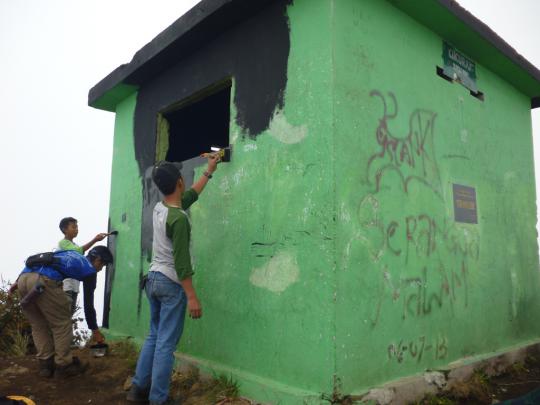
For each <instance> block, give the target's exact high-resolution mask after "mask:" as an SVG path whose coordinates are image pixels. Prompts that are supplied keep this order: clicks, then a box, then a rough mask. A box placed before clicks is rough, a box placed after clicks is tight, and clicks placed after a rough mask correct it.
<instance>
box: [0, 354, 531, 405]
mask: <svg viewBox="0 0 540 405" xmlns="http://www.w3.org/2000/svg"><path fill="white" fill-rule="evenodd" d="M74 354H75V355H77V356H78V357H80V358H81V359H83V360H86V361H89V362H90V368H89V369H88V370H87V371H86V373H85V375H84V377H80V376H79V377H73V378H70V379H66V380H58V379H55V378H39V377H38V375H37V366H38V364H37V360H35V358H34V357H33V356H32V355H28V356H24V357H12V358H3V359H0V396H2V395H22V396H26V397H29V398H31V399H33V400H34V402H35V403H36V404H37V405H73V404H98V405H101V404H107V405H126V404H129V402H127V401H126V400H125V395H126V389H127V386H128V384H129V381H130V379H129V377H130V376H131V375H132V374H133V368H134V357H133V356H132V355H131V356H126V355H125V353H122V352H115V351H114V349H113V350H111V353H109V354H108V355H107V356H105V357H101V358H94V357H92V356H91V355H90V352H89V351H88V350H87V349H82V350H76V351H74ZM535 390H538V392H537V393H536V394H531V392H534V391H535ZM171 393H172V395H173V396H174V397H175V398H182V399H183V403H184V404H185V405H212V404H220V405H225V404H235V405H240V404H243V405H256V404H255V403H254V402H252V401H250V400H248V399H245V398H241V397H238V386H237V385H236V384H235V383H234V382H233V381H230V380H227V379H224V378H223V377H222V378H217V379H213V380H209V379H205V380H203V379H200V378H199V376H198V374H197V373H196V372H191V373H189V374H188V375H182V374H180V373H175V375H174V376H173V382H172V387H171ZM525 394H529V396H528V398H527V401H528V402H526V401H520V402H517V401H512V402H505V404H526V403H527V404H537V403H538V404H540V360H539V359H536V358H534V357H528V358H527V360H526V361H525V362H524V363H518V364H514V365H512V366H511V367H509V368H508V369H507V370H506V371H505V372H504V373H503V374H501V375H500V376H498V377H491V378H489V377H487V376H486V375H485V374H483V373H482V372H481V371H478V372H475V373H474V375H473V376H472V378H471V379H470V380H469V381H467V382H465V383H463V384H461V385H459V386H457V387H456V388H455V389H454V390H453V391H452V392H449V393H446V394H445V395H444V396H428V397H426V398H424V399H423V400H422V401H419V402H417V405H419V404H428V405H454V404H455V405H458V404H459V405H462V404H467V405H475V404H482V405H483V404H494V403H499V402H503V401H505V400H511V399H515V398H518V397H521V396H523V395H525ZM334 403H336V404H337V403H343V404H351V403H357V402H351V401H350V399H349V400H345V401H343V402H342V401H339V402H337V401H336V402H334Z"/></svg>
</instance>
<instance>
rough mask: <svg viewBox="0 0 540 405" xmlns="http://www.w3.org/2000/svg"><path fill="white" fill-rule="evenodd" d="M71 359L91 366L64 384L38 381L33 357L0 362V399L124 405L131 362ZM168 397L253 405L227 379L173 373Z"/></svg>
mask: <svg viewBox="0 0 540 405" xmlns="http://www.w3.org/2000/svg"><path fill="white" fill-rule="evenodd" d="M73 354H74V355H76V356H78V357H79V358H80V359H81V360H84V361H88V362H90V367H89V368H88V370H86V372H85V374H84V376H77V377H72V378H69V379H65V380H60V379H55V378H40V377H39V376H38V374H37V369H38V362H37V360H36V359H35V358H34V356H32V355H28V356H24V357H11V358H2V359H0V396H4V395H22V396H25V397H28V398H30V399H32V400H33V401H34V402H35V403H36V405H74V404H77V405H79V404H96V405H102V404H103V405H105V404H106V405H127V404H131V403H130V402H127V401H126V400H125V396H126V390H127V389H128V387H129V381H130V377H131V376H132V375H133V369H134V365H135V362H134V358H133V357H131V358H127V359H126V358H125V356H123V355H118V354H115V353H109V354H108V355H107V356H105V357H101V358H94V357H92V356H91V354H90V352H89V350H87V349H82V350H74V353H73ZM171 394H172V395H173V397H174V398H182V399H183V402H182V403H183V404H186V405H210V404H220V405H225V404H227V405H229V404H231V405H232V404H234V405H240V404H243V405H256V404H255V403H254V402H252V401H249V400H247V399H243V398H239V397H238V395H237V394H238V387H237V386H236V385H235V384H234V383H233V382H232V381H227V380H226V379H225V380H224V379H223V378H222V379H219V378H218V379H216V380H209V379H207V380H202V379H200V378H199V376H198V375H197V374H196V373H193V372H192V373H190V374H189V375H182V374H180V373H175V374H174V375H173V379H172V385H171Z"/></svg>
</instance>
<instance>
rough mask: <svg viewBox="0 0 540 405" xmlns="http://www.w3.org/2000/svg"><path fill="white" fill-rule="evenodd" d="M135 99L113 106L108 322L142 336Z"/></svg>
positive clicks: (145, 311)
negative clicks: (112, 237)
mask: <svg viewBox="0 0 540 405" xmlns="http://www.w3.org/2000/svg"><path fill="white" fill-rule="evenodd" d="M136 102H137V93H134V94H132V95H130V96H129V97H127V98H126V99H124V100H123V101H122V102H121V103H119V104H118V105H117V107H116V120H115V126H114V145H113V166H112V172H113V176H112V182H111V199H110V201H111V202H110V209H109V218H110V227H111V229H116V230H118V236H117V237H116V246H115V274H114V280H113V282H112V296H111V310H110V313H109V316H110V318H109V324H110V326H111V330H112V331H113V332H115V333H119V334H121V335H124V336H136V337H142V336H144V335H145V334H146V332H147V328H148V319H149V315H148V301H147V300H146V299H145V298H144V297H143V298H142V299H139V289H138V284H139V272H140V268H141V265H142V264H143V263H144V264H145V266H147V265H146V262H145V261H144V260H143V259H142V258H141V210H142V199H141V196H142V184H141V179H140V177H139V169H138V166H137V161H136V159H135V146H134V142H133V117H134V113H135V105H136ZM139 303H140V305H141V308H140V314H141V316H138V313H139V311H138V310H137V307H138V306H139Z"/></svg>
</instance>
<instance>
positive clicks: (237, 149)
mask: <svg viewBox="0 0 540 405" xmlns="http://www.w3.org/2000/svg"><path fill="white" fill-rule="evenodd" d="M288 16H289V19H290V28H291V51H290V58H289V65H288V83H287V89H286V94H285V106H284V108H283V110H280V111H276V113H275V115H274V118H273V120H272V123H271V125H270V128H269V129H268V131H266V132H265V133H263V134H260V135H259V136H258V137H257V140H256V141H254V140H250V139H249V138H247V137H245V136H244V135H243V134H242V131H241V129H240V128H239V127H237V126H236V124H235V122H236V121H235V120H234V117H235V114H236V112H235V109H234V105H232V104H231V127H230V134H231V143H232V144H233V145H234V154H233V160H232V162H231V163H227V164H222V165H221V166H220V168H219V171H218V172H217V173H216V175H215V176H214V178H213V179H212V181H211V183H210V185H209V186H208V188H207V189H206V190H205V192H204V194H203V195H202V196H201V198H200V200H199V202H198V203H197V204H195V205H194V206H193V208H192V209H191V217H192V223H193V235H192V236H193V249H194V251H193V254H194V256H195V271H196V275H195V284H196V287H197V289H198V292H199V295H200V298H201V301H202V304H203V308H204V316H203V318H202V319H201V320H199V321H192V320H190V319H188V320H187V322H186V328H185V332H184V336H183V338H182V341H181V343H180V345H179V351H180V352H182V353H185V354H187V355H188V356H190V357H193V358H195V359H197V360H198V361H199V362H201V364H203V365H205V366H207V367H209V368H212V369H215V370H217V371H218V372H219V371H222V372H223V371H225V372H229V373H232V374H233V376H234V377H235V378H236V379H238V380H239V382H240V384H241V387H242V389H243V390H244V392H245V393H246V394H247V395H251V396H254V397H256V398H257V399H259V400H264V401H268V402H271V403H278V402H279V403H283V404H288V403H290V404H296V403H299V401H300V399H299V398H300V397H301V398H302V400H303V401H305V403H321V402H322V403H325V401H323V400H321V399H320V398H321V395H322V394H324V395H327V396H329V395H331V394H332V391H333V390H334V389H338V390H339V391H340V392H342V393H345V394H348V393H353V392H361V391H363V390H365V389H367V388H369V387H372V386H374V385H378V384H382V383H384V382H387V381H390V380H393V379H396V378H399V377H402V376H407V375H411V374H415V373H419V372H422V371H423V370H426V369H433V368H441V367H445V366H446V365H448V364H449V363H451V362H453V361H456V360H459V359H463V358H467V357H468V356H478V355H488V354H489V353H490V352H493V351H496V350H504V348H507V347H510V346H512V345H516V344H520V343H524V342H526V341H528V340H531V339H534V338H537V337H538V336H539V334H540V333H539V332H540V330H539V329H540V327H539V326H536V325H539V324H540V322H539V321H540V319H539V315H538V314H540V311H539V309H540V301H539V298H538V297H537V296H538V294H536V291H537V290H538V286H539V279H538V256H537V244H536V231H535V224H536V207H535V190H534V175H533V156H532V136H531V123H530V110H529V106H530V104H529V99H528V98H527V97H525V96H524V95H522V94H521V93H520V92H518V91H517V90H516V89H515V88H513V87H512V86H510V85H509V84H507V82H505V81H504V80H502V79H501V78H499V77H498V76H496V75H494V74H493V73H491V72H490V71H488V70H486V69H484V68H483V67H482V66H477V75H478V86H479V88H480V90H481V91H482V92H483V93H484V94H485V101H483V102H482V101H480V100H478V99H476V98H474V97H472V96H470V95H469V93H468V91H467V90H466V89H465V88H464V87H462V86H460V85H459V84H452V83H449V82H447V81H445V80H443V79H442V78H440V77H439V76H437V75H436V74H435V67H436V65H441V63H442V57H441V54H442V38H440V37H437V36H436V35H435V34H433V33H432V32H431V31H429V30H427V29H426V28H424V27H423V26H421V25H420V24H418V23H417V22H415V21H414V20H412V19H411V18H410V17H408V16H407V15H406V14H404V13H403V12H402V11H400V10H398V9H397V8H395V7H394V6H392V5H391V4H390V3H388V2H386V1H381V0H362V1H360V0H340V1H333V0H296V1H295V2H294V5H292V6H290V7H289V8H288ZM470 56H471V57H472V58H473V59H474V55H470ZM232 91H233V92H234V78H233V88H232ZM136 97H137V95H136V94H132V95H130V96H129V97H128V98H126V99H125V100H124V101H122V102H121V103H120V104H118V106H117V108H116V116H117V118H116V125H115V141H114V162H113V179H112V191H111V208H110V218H111V227H112V228H114V229H118V230H119V231H120V234H119V236H118V238H117V246H116V275H115V279H114V284H113V294H112V301H111V313H110V324H111V333H113V334H117V335H131V336H135V337H137V338H138V339H142V338H143V337H144V335H145V333H146V330H147V327H148V326H147V325H148V306H147V301H146V299H145V298H144V297H143V299H142V300H140V299H139V294H138V290H137V283H138V276H139V271H140V268H141V265H143V266H144V269H145V271H146V270H147V266H148V264H147V262H146V259H144V260H143V259H141V251H140V237H141V235H140V229H141V226H140V225H141V224H140V212H141V209H142V203H141V179H140V178H139V174H138V167H137V163H136V160H135V153H134V145H133V114H134V109H135V103H136ZM233 99H234V94H233V95H232V97H231V100H233ZM384 103H386V106H387V110H386V114H387V116H386V117H385V116H384ZM156 113H157V112H156ZM417 134H422V136H425V142H423V143H420V142H417V141H416V139H417V138H416V135H417ZM385 140H386V142H388V141H390V140H392V141H394V142H396V145H399V147H400V149H398V150H400V151H403V150H404V149H403V145H409V146H410V147H409V149H407V150H405V152H402V154H401V155H399V154H398V155H391V154H389V152H388V150H387V151H386V153H383V150H384V149H383V146H384V145H383V144H384V142H385ZM407 151H408V154H407V153H406V152H407ZM407 159H414V164H412V163H410V164H409V163H407V161H406V160H407ZM199 174H200V173H199ZM453 183H457V184H462V185H466V186H471V187H474V188H475V189H476V193H477V202H478V216H479V221H478V224H477V225H473V224H461V223H455V222H454V219H453V218H454V217H453V199H452V184H453ZM377 184H379V187H377ZM138 305H140V315H138V312H137V310H136V309H137V306H138Z"/></svg>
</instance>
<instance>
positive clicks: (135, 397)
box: [126, 384, 150, 403]
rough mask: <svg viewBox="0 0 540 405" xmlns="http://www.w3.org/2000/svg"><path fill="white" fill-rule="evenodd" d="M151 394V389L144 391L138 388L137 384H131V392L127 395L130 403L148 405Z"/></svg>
mask: <svg viewBox="0 0 540 405" xmlns="http://www.w3.org/2000/svg"><path fill="white" fill-rule="evenodd" d="M149 394H150V390H149V389H145V390H143V389H141V388H139V387H137V386H136V385H135V384H131V388H130V389H129V392H128V393H127V396H126V399H127V400H128V401H129V402H139V403H147V402H148V395H149Z"/></svg>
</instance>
